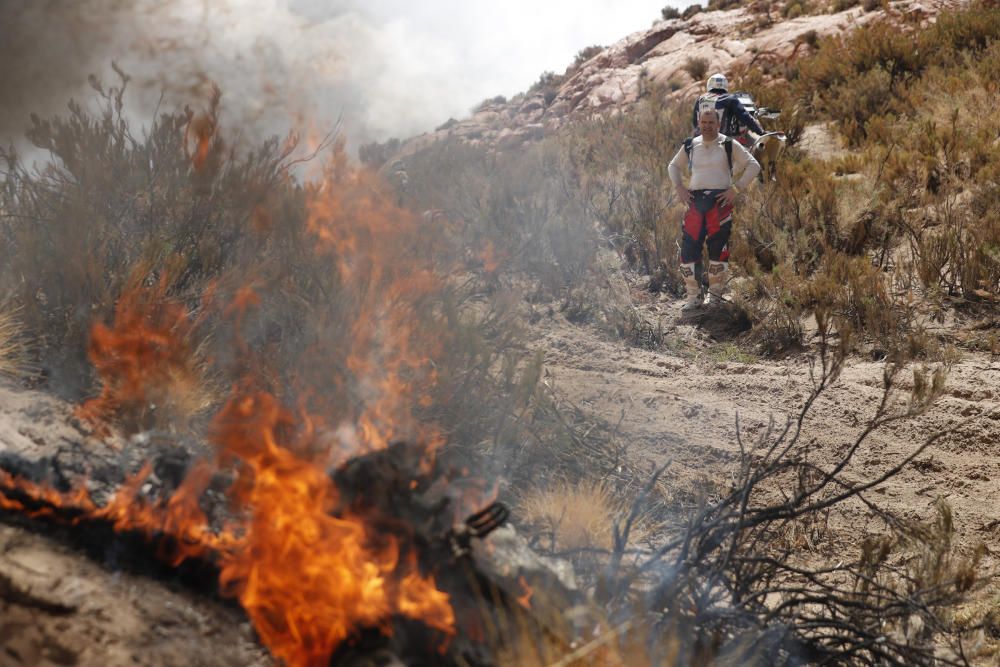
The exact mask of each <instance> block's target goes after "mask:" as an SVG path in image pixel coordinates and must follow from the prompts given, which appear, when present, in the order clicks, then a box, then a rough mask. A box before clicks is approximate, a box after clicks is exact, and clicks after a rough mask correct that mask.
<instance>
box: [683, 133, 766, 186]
mask: <svg viewBox="0 0 1000 667" xmlns="http://www.w3.org/2000/svg"><path fill="white" fill-rule="evenodd" d="M703 138H704V137H702V136H697V137H695V138H694V139H693V140H692V142H691V171H692V173H691V183H690V184H689V185H688V189H689V190H728V189H729V187H730V186H732V185H735V186H736V187H737V188H739V189H740V190H742V189H743V188H745V187H746V186H747V185H749V184H750V181H752V180H753V179H754V178H756V177H757V173H758V172H759V171H760V165H759V164H758V163H757V160H755V159H753V156H752V155H750V152H749V151H748V150H747V149H746V148H744V147H743V145H742V144H741V143H740V142H738V141H736V140H735V139H734V140H733V172H732V174H730V173H729V161H728V160H727V159H726V148H725V146H723V145H722V142H723V141H724V140H725V138H726V137H725V135H723V134H720V135H719V137H718V138H717V139H716V140H715V141H713V142H709V143H708V144H705V143H704V142H703ZM687 162H688V158H687V153H685V152H684V147H683V146H681V147H680V150H678V151H677V155H675V156H674V159H673V160H671V161H670V166H669V167H667V173H668V174H669V175H670V181H671V182H672V183H673V184H674V185H675V186H677V185H680V184H681V177H682V173H683V172H682V170H683V169H684V167H686V166H687ZM741 171H742V172H743V173H740V172H741ZM733 174H739V180H738V181H736V182H735V183H733Z"/></svg>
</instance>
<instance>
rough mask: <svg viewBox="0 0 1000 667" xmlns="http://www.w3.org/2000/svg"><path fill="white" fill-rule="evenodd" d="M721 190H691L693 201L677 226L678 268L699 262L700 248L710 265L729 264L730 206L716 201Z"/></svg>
mask: <svg viewBox="0 0 1000 667" xmlns="http://www.w3.org/2000/svg"><path fill="white" fill-rule="evenodd" d="M723 192H725V190H692V191H691V195H692V196H693V199H692V201H691V205H690V206H689V207H688V210H687V213H685V214H684V221H683V222H682V223H681V264H690V263H691V262H700V261H701V248H702V245H707V246H708V259H709V261H712V262H727V261H729V233H730V231H731V230H732V225H733V206H732V204H723V203H721V202H719V201H717V200H716V197H718V196H719V195H720V194H722V193H723Z"/></svg>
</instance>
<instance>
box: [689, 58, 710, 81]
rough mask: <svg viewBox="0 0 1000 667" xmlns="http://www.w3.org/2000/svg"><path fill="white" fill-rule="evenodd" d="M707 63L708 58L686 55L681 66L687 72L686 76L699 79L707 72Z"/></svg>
mask: <svg viewBox="0 0 1000 667" xmlns="http://www.w3.org/2000/svg"><path fill="white" fill-rule="evenodd" d="M709 64H710V63H709V62H708V58H695V57H688V59H687V60H685V61H684V65H683V66H682V67H683V69H684V71H685V72H687V73H688V76H690V77H691V78H692V79H694V80H695V81H700V80H701V79H704V78H705V75H706V74H708V66H709Z"/></svg>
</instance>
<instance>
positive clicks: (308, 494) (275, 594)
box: [212, 393, 455, 665]
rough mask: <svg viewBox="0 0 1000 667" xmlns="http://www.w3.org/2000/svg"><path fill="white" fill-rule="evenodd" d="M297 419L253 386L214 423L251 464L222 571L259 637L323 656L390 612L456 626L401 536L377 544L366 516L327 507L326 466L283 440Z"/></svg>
mask: <svg viewBox="0 0 1000 667" xmlns="http://www.w3.org/2000/svg"><path fill="white" fill-rule="evenodd" d="M294 421H295V420H294V418H293V417H292V415H291V414H290V413H288V412H287V411H285V410H284V409H283V408H281V406H280V405H279V404H278V402H277V401H276V400H275V399H274V397H272V396H270V395H269V394H265V393H258V394H252V395H246V396H237V397H235V398H234V399H233V400H232V401H230V403H229V404H228V405H227V406H226V407H225V408H224V409H223V410H222V411H221V412H220V413H219V415H218V416H217V417H216V419H215V422H214V426H213V431H212V440H213V442H214V443H215V444H216V445H217V446H218V447H220V449H221V450H222V451H225V452H227V453H230V454H233V455H236V456H238V457H239V458H240V459H241V460H242V461H243V462H244V463H246V464H247V466H248V468H247V470H248V471H247V472H246V473H245V476H246V477H245V478H244V479H241V483H240V484H238V485H237V489H238V491H237V497H236V498H234V500H236V501H237V502H238V503H239V505H240V506H241V507H245V508H246V509H247V511H248V516H247V519H246V524H245V526H244V528H245V530H246V536H245V538H244V539H243V540H241V542H240V543H239V544H238V545H237V548H235V549H234V550H233V551H232V552H230V554H229V555H228V556H227V557H226V559H225V561H224V562H223V567H222V575H221V579H222V582H223V585H224V587H225V588H226V589H227V590H228V591H229V592H231V593H232V594H234V595H237V596H238V597H239V599H240V601H241V603H242V604H243V607H244V608H245V609H246V610H247V613H248V614H249V615H250V617H251V619H253V621H254V626H255V627H256V628H257V631H258V633H259V634H260V636H261V639H262V640H263V641H264V643H265V644H266V645H267V646H268V647H269V648H270V649H271V651H272V652H273V653H274V655H275V656H277V657H279V658H281V659H282V660H284V661H286V662H287V663H288V664H290V665H323V664H326V661H328V660H329V657H330V654H331V653H332V651H333V650H334V649H335V648H336V647H337V646H338V645H339V644H340V643H341V642H343V641H344V640H345V639H347V638H348V637H349V636H350V634H351V633H352V632H353V631H354V630H355V629H356V628H358V627H359V626H366V627H386V624H387V622H388V620H389V618H390V617H391V616H392V615H393V614H401V615H404V616H409V617H411V618H416V619H420V620H421V621H423V622H424V624H426V625H428V626H430V627H432V628H436V629H438V630H440V631H442V632H444V633H447V634H450V633H451V632H453V630H452V629H453V627H454V622H455V617H454V612H453V611H452V608H451V605H450V604H449V601H448V596H447V594H445V593H443V592H440V591H438V590H437V588H436V587H435V585H434V582H433V580H431V579H430V577H426V576H423V575H421V574H420V573H419V572H418V571H417V569H416V563H415V562H413V561H412V559H411V560H410V561H408V562H400V558H399V544H397V543H396V542H395V541H394V540H391V539H388V540H387V539H384V536H380V539H379V540H378V548H376V547H375V540H373V539H372V536H370V535H369V534H368V530H367V528H366V526H365V523H364V520H363V519H361V518H358V517H353V516H350V515H349V514H345V515H343V516H333V515H332V514H331V511H332V510H333V508H334V507H335V506H336V504H337V501H338V493H337V489H336V488H335V487H334V485H333V483H332V481H331V480H330V477H329V475H327V474H326V472H325V471H324V470H322V469H321V468H320V467H319V466H317V465H316V464H314V463H310V462H308V461H305V460H302V459H300V458H298V457H296V456H295V455H294V454H293V453H292V449H293V448H292V447H289V446H288V444H290V443H282V442H281V435H280V434H279V432H280V433H284V432H286V431H287V430H288V429H287V428H286V427H287V426H288V425H290V424H293V423H294ZM299 446H301V444H298V445H296V446H295V448H296V449H297V448H298V447H299ZM305 449H308V447H305Z"/></svg>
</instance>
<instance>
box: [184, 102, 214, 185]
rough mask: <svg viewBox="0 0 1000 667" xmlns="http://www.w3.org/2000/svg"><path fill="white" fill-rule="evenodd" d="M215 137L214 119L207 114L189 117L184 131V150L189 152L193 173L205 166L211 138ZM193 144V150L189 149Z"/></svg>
mask: <svg viewBox="0 0 1000 667" xmlns="http://www.w3.org/2000/svg"><path fill="white" fill-rule="evenodd" d="M214 135H215V119H214V118H213V117H212V116H211V115H209V114H207V113H197V114H194V115H193V116H191V120H190V121H188V125H187V128H186V129H185V131H184V146H185V150H188V151H189V157H190V159H191V164H192V165H193V166H194V168H195V171H198V170H200V169H201V168H202V167H203V166H205V162H206V160H208V151H209V148H210V146H211V142H212V137H213V136H214ZM192 143H193V144H194V150H191V149H190V146H191V144H192Z"/></svg>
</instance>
